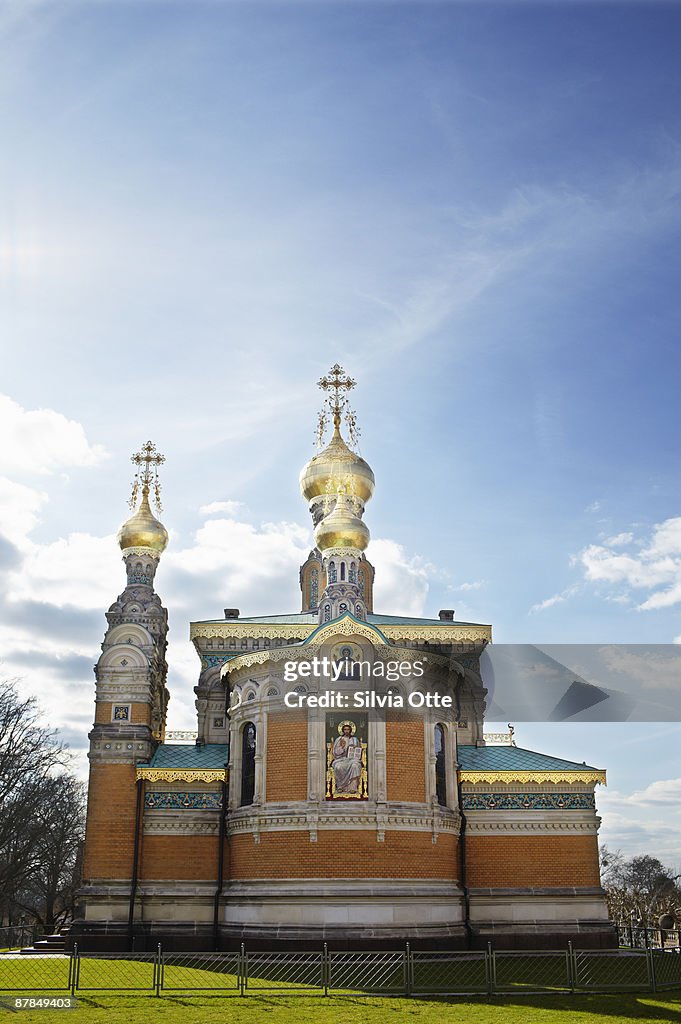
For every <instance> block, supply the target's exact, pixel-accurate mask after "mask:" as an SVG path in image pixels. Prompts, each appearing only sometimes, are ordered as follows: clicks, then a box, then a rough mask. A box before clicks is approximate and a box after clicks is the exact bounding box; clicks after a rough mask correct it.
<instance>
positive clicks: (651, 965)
mask: <svg viewBox="0 0 681 1024" xmlns="http://www.w3.org/2000/svg"><path fill="white" fill-rule="evenodd" d="M646 961H647V967H648V985H649V987H650V991H651V992H657V979H656V977H655V955H654V953H653V951H652V949H650V948H649V949H646Z"/></svg>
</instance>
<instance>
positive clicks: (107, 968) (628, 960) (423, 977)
mask: <svg viewBox="0 0 681 1024" xmlns="http://www.w3.org/2000/svg"><path fill="white" fill-rule="evenodd" d="M675 987H681V952H679V951H678V949H674V950H664V949H646V950H607V951H606V950H604V951H595V950H576V949H574V948H573V947H572V945H571V944H569V945H568V948H567V949H564V950H555V951H547V952H511V951H505V950H504V951H499V952H497V951H496V950H494V949H492V947H491V945H490V946H488V948H487V949H486V950H480V951H469V952H454V951H447V952H444V951H443V952H439V951H433V952H422V951H414V950H412V949H411V948H410V946H409V945H408V944H407V945H406V946H405V948H404V949H401V950H393V951H381V952H357V951H341V952H337V951H335V950H329V949H327V947H326V946H324V948H323V949H322V950H319V951H318V952H309V953H308V952H247V951H246V949H245V947H243V946H242V948H241V950H240V951H238V952H234V953H173V952H164V951H163V949H162V948H161V946H160V945H159V947H158V949H157V951H156V952H155V953H80V952H79V951H78V948H77V947H75V948H74V950H73V952H72V953H70V954H63V953H62V954H59V953H46V954H38V955H35V954H34V955H31V956H27V955H22V954H20V953H2V954H0V993H2V992H5V993H6V992H12V993H17V994H21V993H28V992H30V993H56V992H64V993H70V994H71V995H74V996H75V995H77V994H78V993H83V994H86V993H89V992H128V993H130V992H136V993H139V994H147V995H150V996H158V997H161V996H163V995H164V994H165V993H168V994H170V993H177V992H184V993H187V992H197V993H198V992H202V993H204V994H205V993H212V994H214V995H222V996H249V995H259V994H267V995H273V994H274V995H276V994H279V995H284V996H293V995H301V994H302V995H349V994H356V993H358V992H361V993H366V994H370V995H377V996H455V995H488V996H492V995H497V994H498V995H519V994H528V995H529V994H540V993H565V992H567V993H570V992H573V993H574V992H627V991H649V992H657V991H661V990H664V989H667V988H675Z"/></svg>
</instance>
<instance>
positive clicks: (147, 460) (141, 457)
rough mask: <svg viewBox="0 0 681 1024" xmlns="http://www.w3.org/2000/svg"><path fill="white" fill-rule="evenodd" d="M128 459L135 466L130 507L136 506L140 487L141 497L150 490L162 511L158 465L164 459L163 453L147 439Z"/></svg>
mask: <svg viewBox="0 0 681 1024" xmlns="http://www.w3.org/2000/svg"><path fill="white" fill-rule="evenodd" d="M130 461H131V462H134V463H135V465H136V466H137V470H136V472H135V478H134V480H133V482H132V495H131V497H130V501H129V505H130V508H132V509H135V508H136V507H137V498H138V497H139V491H140V487H141V488H142V496H143V497H145V496H146V495H148V494H149V491H151V492H152V494H153V496H154V502H155V504H156V508H157V509H158V511H159V512H162V511H163V507H162V505H161V484H160V482H159V479H158V467H159V466H160V465H161V463H162V462H165V461H166V457H165V455H161V453H160V452H159V451H158V450H157V448H156V445H155V444H154V442H153V441H147V443H146V444H144V445H142V448H141V449H140V451H138V452H135V454H134V455H131V456H130ZM142 467H144V468H142Z"/></svg>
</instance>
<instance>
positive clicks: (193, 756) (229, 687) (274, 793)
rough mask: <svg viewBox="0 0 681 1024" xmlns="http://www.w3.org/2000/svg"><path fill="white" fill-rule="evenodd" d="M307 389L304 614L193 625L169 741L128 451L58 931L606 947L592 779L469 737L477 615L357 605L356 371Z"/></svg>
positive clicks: (366, 580)
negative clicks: (183, 724)
mask: <svg viewBox="0 0 681 1024" xmlns="http://www.w3.org/2000/svg"><path fill="white" fill-rule="evenodd" d="M319 383H320V387H321V388H322V390H323V391H324V395H325V398H324V406H323V409H322V413H321V414H320V437H319V440H320V448H321V450H320V451H319V452H318V454H316V455H315V456H314V457H313V458H311V459H310V461H309V462H308V463H307V465H306V466H305V467H304V469H303V471H302V473H301V476H300V488H301V492H302V495H303V498H304V499H305V501H306V502H307V503H308V507H309V512H310V514H311V517H312V523H313V527H314V538H315V546H314V547H313V549H312V550H311V551H310V554H309V555H308V557H307V559H306V561H305V562H304V564H303V565H302V566H301V567H300V594H301V604H300V610H299V611H295V612H285V613H277V612H276V609H263V610H264V611H266V612H267V613H268V614H264V615H258V616H241V615H240V613H239V610H238V609H236V608H226V609H225V610H224V615H223V616H221V617H219V618H215V619H210V620H208V621H201V622H193V623H191V625H190V637H191V640H192V642H193V644H194V647H195V649H196V654H197V659H198V661H197V675H198V680H197V684H196V686H195V693H196V710H197V724H196V733H195V735H193V734H188V735H185V736H184V737H177V736H176V735H175V736H174V735H172V734H166V715H167V708H168V701H169V698H170V694H169V693H168V690H167V688H166V672H167V665H166V633H167V629H168V621H167V613H166V610H165V608H164V607H163V605H162V603H161V598H160V597H159V595H158V594H157V593H156V591H155V589H154V577H155V574H156V570H157V568H158V565H159V560H160V559H161V557H162V555H163V552H164V550H165V548H166V546H167V544H168V534H167V532H166V529H165V527H164V526H163V525H162V524H161V522H160V521H159V520H158V518H156V516H155V515H154V513H153V512H152V508H151V502H152V501H153V500H154V499H155V500H156V502H157V505H158V466H159V464H160V463H162V462H163V461H164V460H163V456H161V455H160V454H159V453H158V452H157V451H156V449H155V446H154V445H153V444H151V442H149V443H147V444H146V445H145V446H144V447H143V448H142V450H141V451H140V452H139V453H138V454H137V455H135V456H133V461H134V462H135V463H136V465H137V475H136V477H135V484H134V488H133V499H132V505H133V508H135V507H136V506H138V507H136V511H135V512H134V514H133V516H132V518H130V519H129V520H128V521H127V522H126V523H125V524H124V525H123V526H122V527H121V529H120V532H119V535H118V541H119V544H120V547H121V550H122V554H123V561H124V563H125V570H126V584H125V587H124V589H123V591H122V593H121V594H120V596H119V597H118V598H117V599H116V600H115V601H114V603H113V604H112V605H111V607H110V608H109V610H108V612H107V616H106V618H107V623H108V627H107V630H106V633H105V636H104V642H103V644H102V653H101V656H100V658H99V661H98V662H97V665H96V668H95V676H96V689H95V720H94V726H93V729H92V731H91V733H90V752H89V758H90V783H89V794H88V816H87V833H86V842H85V854H84V864H83V882H82V887H81V890H80V896H79V916H78V918H77V919H76V920H75V921H74V924H73V927H72V930H71V940H77V941H78V943H79V946H80V948H81V949H83V950H98V949H99V950H104V949H109V950H125V949H130V948H134V949H136V950H142V949H154V948H155V946H156V943H157V942H159V941H160V942H162V943H163V944H164V948H167V949H177V950H180V949H181V950H210V949H233V948H237V947H238V946H239V944H240V943H241V942H245V943H246V945H247V947H248V948H253V949H255V948H261V949H276V948H301V949H312V948H314V949H318V948H320V946H321V944H322V942H328V943H329V945H330V947H331V948H337V949H361V948H381V947H384V948H395V947H396V946H397V947H399V946H401V945H402V944H403V943H404V942H405V941H407V940H408V941H410V942H411V943H412V944H413V945H414V946H415V947H420V948H431V949H446V948H467V947H472V948H476V947H480V946H484V945H485V944H486V943H487V942H488V941H490V940H491V941H492V942H493V943H494V944H495V945H496V946H497V947H499V948H502V947H517V948H522V947H543V948H554V949H562V948H565V945H566V943H567V941H568V940H569V939H572V940H574V942H575V943H576V944H578V945H579V946H580V947H583V948H584V947H603V946H610V945H613V944H615V932H614V928H613V926H612V924H611V922H610V921H609V920H608V913H607V907H606V902H605V897H604V893H603V890H602V888H601V884H600V877H599V860H598V826H599V818H598V816H597V813H596V807H595V798H594V791H595V787H596V785H597V784H598V783H604V782H605V773H604V772H603V771H602V770H600V769H598V768H593V767H589V766H588V765H586V764H584V763H583V762H579V761H574V762H573V761H568V760H563V759H561V758H557V757H552V756H550V755H548V754H544V753H538V752H535V751H531V750H525V749H522V748H520V747H518V746H515V745H514V743H513V742H512V733H511V734H509V735H508V736H507V737H501V739H502V742H501V743H499V737H498V736H497V737H488V738H487V739H486V738H485V732H484V717H485V707H486V703H485V698H486V690H485V688H484V685H483V682H482V679H481V676H480V667H479V659H480V655H481V653H482V652H483V651H484V649H485V647H486V645H488V644H490V643H491V642H492V630H491V626H489V625H486V624H480V623H472V622H461V621H458V620H457V619H456V618H455V617H454V613H453V612H451V611H448V610H444V611H440V612H439V615H438V616H437V617H434V618H415V617H412V616H402V615H386V614H382V613H381V611H380V606H379V608H378V609H377V610H375V609H374V585H375V584H376V593H377V595H380V578H379V579H378V580H375V572H374V567H373V565H372V564H371V562H370V560H369V559H368V558H367V554H366V551H367V547H368V545H369V530H368V527H367V526H366V524H365V522H364V515H365V508H366V506H367V504H368V502H369V501H370V499H371V497H372V495H373V492H374V483H375V481H374V474H373V472H372V470H371V468H370V466H369V465H368V463H367V462H366V461H365V460H364V459H363V458H361V456H360V455H359V454H358V453H357V451H356V450H355V449H356V447H357V444H356V434H357V429H356V423H355V416H354V413H353V412H352V410H351V409H350V406H349V402H348V392H349V391H350V390H351V389H352V388H353V387H354V384H355V382H354V381H352V380H351V379H350V378H349V377H347V376H346V375H345V372H344V370H343V369H342V367H340V366H338V365H335V366H334V367H333V368H332V369H331V371H330V372H329V374H327V375H326V376H325V377H323V378H322V379H321V381H320V382H319ZM327 426H328V428H330V431H331V438H330V441H329V443H328V444H326V446H324V433H325V431H326V429H327ZM344 433H345V436H344ZM138 502H139V504H138ZM159 508H160V506H159ZM498 685H502V681H500V682H499V684H498ZM178 738H180V739H182V738H183V739H184V742H177V739H178ZM577 756H578V755H577Z"/></svg>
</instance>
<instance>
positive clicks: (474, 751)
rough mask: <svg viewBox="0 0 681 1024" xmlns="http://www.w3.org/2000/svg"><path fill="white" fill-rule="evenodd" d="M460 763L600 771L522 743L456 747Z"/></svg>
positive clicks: (468, 768)
mask: <svg viewBox="0 0 681 1024" xmlns="http://www.w3.org/2000/svg"><path fill="white" fill-rule="evenodd" d="M457 750H458V757H459V764H460V765H461V769H462V771H465V772H484V771H494V772H507V771H508V772H510V771H520V772H531V771H545V772H550V771H552V769H554V768H555V769H561V768H567V769H569V770H570V771H573V772H578V771H593V772H597V771H600V769H599V768H594V767H593V765H590V764H585V763H584V762H579V761H565V760H564V759H563V758H562V757H551V755H550V754H540V753H539V752H538V751H536V750H524V749H523V747H473V746H465V745H462V746H459V747H457Z"/></svg>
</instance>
